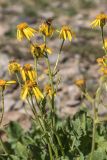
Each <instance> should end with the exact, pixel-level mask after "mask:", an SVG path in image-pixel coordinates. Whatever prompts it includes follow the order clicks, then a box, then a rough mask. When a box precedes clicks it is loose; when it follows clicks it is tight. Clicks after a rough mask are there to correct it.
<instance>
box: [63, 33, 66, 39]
mask: <svg viewBox="0 0 107 160" xmlns="http://www.w3.org/2000/svg"><path fill="white" fill-rule="evenodd" d="M63 36H64V39H65V40H66V32H65V31H63Z"/></svg>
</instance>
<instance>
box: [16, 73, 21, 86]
mask: <svg viewBox="0 0 107 160" xmlns="http://www.w3.org/2000/svg"><path fill="white" fill-rule="evenodd" d="M16 78H17V81H18V83H19V86H20V88H21V86H22V84H21V81H20V78H19V76H18V73H16Z"/></svg>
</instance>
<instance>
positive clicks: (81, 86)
mask: <svg viewBox="0 0 107 160" xmlns="http://www.w3.org/2000/svg"><path fill="white" fill-rule="evenodd" d="M75 84H76V85H77V86H78V87H80V88H81V89H82V90H84V89H85V86H86V83H85V80H84V79H79V80H76V81H75Z"/></svg>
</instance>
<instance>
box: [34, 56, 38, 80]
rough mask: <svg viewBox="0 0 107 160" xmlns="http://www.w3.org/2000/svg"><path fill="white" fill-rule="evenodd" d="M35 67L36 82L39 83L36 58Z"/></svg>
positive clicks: (35, 60) (35, 59)
mask: <svg viewBox="0 0 107 160" xmlns="http://www.w3.org/2000/svg"><path fill="white" fill-rule="evenodd" d="M34 65H35V72H36V82H37V81H38V72H37V58H36V56H34Z"/></svg>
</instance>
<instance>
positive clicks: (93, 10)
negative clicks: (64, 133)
mask: <svg viewBox="0 0 107 160" xmlns="http://www.w3.org/2000/svg"><path fill="white" fill-rule="evenodd" d="M106 6H107V2H106V0H102V2H101V1H100V0H99V1H98V0H94V1H92V0H75V2H74V1H73V0H67V1H64V0H61V1H60V0H57V1H56V0H55V1H53V2H52V0H50V1H49V0H30V1H27V0H17V1H14V0H8V1H7V0H0V22H1V23H0V39H1V41H0V68H1V72H0V78H4V79H11V78H14V77H11V76H10V75H9V74H8V72H7V66H8V62H9V61H10V60H12V59H18V60H19V62H20V63H21V64H24V63H29V62H31V63H33V59H32V56H31V55H30V53H29V50H28V44H27V42H26V41H25V42H21V43H19V42H18V41H17V40H16V25H17V24H19V23H20V22H22V21H26V22H28V23H29V24H30V25H32V26H33V27H36V26H37V25H38V24H39V23H40V22H41V21H42V20H43V19H44V18H45V19H46V18H50V17H52V18H53V17H54V21H53V25H55V26H58V27H59V26H61V25H63V24H67V25H69V26H72V28H73V29H74V31H75V32H76V39H75V40H73V42H72V44H70V43H68V42H66V43H65V46H64V47H63V51H62V57H61V60H60V65H59V68H60V72H59V74H60V76H61V83H60V85H59V89H58V95H59V96H57V97H56V102H57V108H58V113H59V114H60V115H61V116H64V115H66V114H67V115H68V114H69V115H73V114H74V113H76V112H77V110H78V109H79V108H80V106H81V104H83V102H84V101H83V99H82V98H81V92H80V90H79V89H78V88H77V87H76V86H75V84H74V81H75V80H76V79H79V78H85V79H86V80H87V86H88V88H89V90H90V91H92V92H93V91H94V90H95V87H96V83H97V81H98V79H99V73H98V65H97V64H96V58H97V57H100V56H102V55H103V49H102V44H101V35H100V31H99V30H98V29H94V30H93V29H91V27H90V22H91V21H92V20H93V18H94V17H95V16H96V15H97V14H98V13H100V12H101V11H105V12H106ZM56 24H57V25H56ZM105 34H107V33H105ZM59 44H60V41H59V40H58V39H57V38H56V37H54V38H53V39H52V40H51V41H50V42H49V46H50V47H51V48H52V50H54V51H55V53H56V51H57V49H58V48H59ZM55 60H56V54H53V55H52V56H51V57H50V61H51V63H52V64H54V62H55ZM40 64H42V62H40ZM43 65H44V67H45V64H43ZM9 77H10V78H9ZM92 86H93V87H92ZM94 86H95V87H94ZM19 93H20V91H19V88H18V86H15V87H14V88H12V89H9V90H7V91H6V95H5V112H6V113H5V116H4V124H7V123H8V122H9V121H10V120H19V121H20V120H21V121H22V122H23V125H24V124H25V121H26V120H25V119H26V118H23V117H25V116H24V113H25V111H24V107H25V105H26V104H25V103H24V102H22V101H20V95H19ZM86 103H87V102H86ZM87 106H89V104H88V103H87ZM105 112H106V110H105V109H101V111H100V114H103V113H105Z"/></svg>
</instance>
